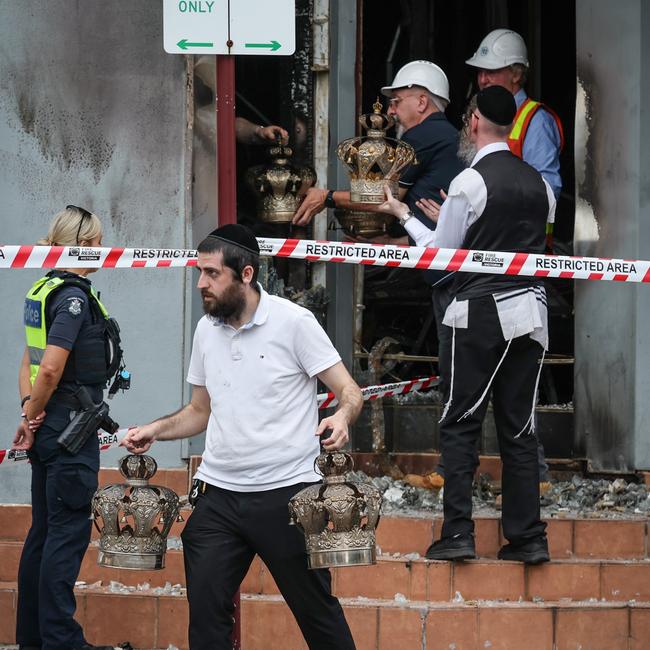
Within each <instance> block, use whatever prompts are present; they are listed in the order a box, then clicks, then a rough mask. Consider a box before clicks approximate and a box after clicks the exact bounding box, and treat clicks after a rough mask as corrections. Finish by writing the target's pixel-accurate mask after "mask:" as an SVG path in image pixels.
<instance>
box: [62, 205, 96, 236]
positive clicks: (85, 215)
mask: <svg viewBox="0 0 650 650" xmlns="http://www.w3.org/2000/svg"><path fill="white" fill-rule="evenodd" d="M65 209H66V210H78V211H79V212H81V219H79V227H78V228H77V237H76V241H77V244H79V233H80V232H81V227H82V226H83V224H84V221H85V220H86V218H88V219H92V214H91V213H90V212H88V210H86V209H85V208H80V207H79V206H78V205H66V206H65Z"/></svg>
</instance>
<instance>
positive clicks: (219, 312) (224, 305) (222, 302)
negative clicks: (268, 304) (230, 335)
mask: <svg viewBox="0 0 650 650" xmlns="http://www.w3.org/2000/svg"><path fill="white" fill-rule="evenodd" d="M201 295H202V297H203V311H204V312H205V313H206V314H207V315H208V316H212V317H213V318H217V319H218V320H221V321H224V322H227V321H229V320H237V319H239V317H240V316H241V315H242V313H243V311H244V308H245V307H246V298H245V297H244V287H243V285H242V284H240V283H238V282H234V283H233V284H231V285H230V286H229V287H228V288H227V289H226V290H225V291H224V292H223V294H222V296H221V298H215V297H214V296H212V295H209V296H207V300H206V297H205V296H203V294H201Z"/></svg>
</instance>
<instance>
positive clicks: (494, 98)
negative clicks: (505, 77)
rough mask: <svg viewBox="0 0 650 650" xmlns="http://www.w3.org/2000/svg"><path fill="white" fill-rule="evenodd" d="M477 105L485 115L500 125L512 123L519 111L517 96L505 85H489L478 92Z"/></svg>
mask: <svg viewBox="0 0 650 650" xmlns="http://www.w3.org/2000/svg"><path fill="white" fill-rule="evenodd" d="M476 106H477V108H478V110H479V111H480V113H481V115H483V117H486V118H487V119H488V120H490V122H494V124H498V125H499V126H508V125H509V124H512V120H514V119H515V114H516V113H517V104H515V98H514V97H513V96H512V93H511V92H510V91H509V90H506V89H505V88H504V87H503V86H488V87H487V88H483V90H480V91H479V92H478V93H476Z"/></svg>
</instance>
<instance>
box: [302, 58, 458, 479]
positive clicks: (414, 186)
mask: <svg viewBox="0 0 650 650" xmlns="http://www.w3.org/2000/svg"><path fill="white" fill-rule="evenodd" d="M381 92H382V93H383V94H384V95H385V96H386V97H389V98H390V100H389V107H388V114H389V115H392V116H393V117H394V118H395V119H396V121H397V123H398V126H399V131H400V132H401V138H402V140H403V141H404V142H407V143H408V144H410V145H411V146H412V147H413V148H414V149H415V154H416V157H417V164H416V165H411V166H410V167H409V168H408V169H407V170H406V171H405V173H403V174H402V176H401V178H400V181H399V186H400V189H399V198H400V199H401V200H403V201H405V202H406V204H407V205H408V206H409V209H410V210H411V211H412V212H413V214H414V215H415V217H416V219H417V220H419V222H420V223H421V224H423V225H424V226H425V227H426V229H429V230H434V229H435V227H436V223H435V217H434V219H432V218H430V217H428V216H427V214H425V212H424V211H423V210H426V211H427V212H429V213H431V212H433V211H435V212H436V215H437V210H438V207H439V205H440V204H441V203H442V200H443V198H442V196H441V191H442V192H443V193H444V192H446V191H447V189H449V184H450V183H451V180H452V179H453V178H454V177H455V176H456V175H457V174H459V173H460V172H461V171H462V170H463V168H464V164H463V163H462V162H461V160H460V158H458V155H457V153H458V131H457V130H456V128H455V127H454V126H453V125H452V124H451V123H450V122H449V120H447V117H446V116H445V108H446V107H447V104H448V103H449V81H448V80H447V76H446V75H445V73H444V72H443V70H442V69H441V68H440V67H439V66H437V65H436V64H435V63H431V62H430V61H411V62H410V63H407V64H406V65H404V66H403V67H402V68H400V69H399V70H398V72H397V74H396V75H395V78H394V79H393V83H392V84H391V85H390V86H384V87H383V88H382V89H381ZM355 206H356V207H357V208H361V209H363V210H365V211H375V210H377V209H378V206H377V205H371V204H363V205H362V206H361V205H359V204H353V203H351V201H350V192H349V191H334V190H327V189H317V188H312V189H310V190H309V191H308V193H307V195H306V196H305V198H304V200H303V202H302V203H301V205H300V207H299V208H298V210H297V211H296V214H295V217H294V219H293V223H294V224H297V225H306V224H307V223H309V221H310V220H311V219H312V218H313V217H314V215H316V214H318V213H319V212H320V211H321V210H322V209H323V208H325V207H327V208H343V209H348V208H351V207H355ZM374 241H375V242H377V243H390V244H408V243H411V244H415V245H419V242H418V241H416V240H414V239H412V238H410V237H409V236H407V235H403V236H400V237H391V236H389V235H384V236H382V237H381V238H379V237H378V238H376V239H375V240H374ZM423 276H424V280H425V282H427V283H428V284H429V285H430V286H431V287H432V288H433V291H432V301H433V313H434V316H435V321H436V329H437V333H438V350H439V355H440V354H442V350H444V349H447V347H448V346H446V345H444V342H443V339H444V338H445V337H446V336H447V335H448V331H449V328H443V327H442V317H443V316H444V313H445V310H446V309H447V305H448V304H449V302H450V301H451V297H450V294H449V287H450V286H451V282H449V280H450V279H451V278H450V277H449V274H447V273H445V272H443V271H424V272H423ZM441 363H442V361H441ZM439 365H440V364H439ZM444 381H445V377H442V373H441V388H442V389H443V390H444ZM431 476H432V477H433V479H432V480H433V481H434V484H435V485H436V486H437V487H440V486H441V485H442V478H441V477H439V476H433V475H431Z"/></svg>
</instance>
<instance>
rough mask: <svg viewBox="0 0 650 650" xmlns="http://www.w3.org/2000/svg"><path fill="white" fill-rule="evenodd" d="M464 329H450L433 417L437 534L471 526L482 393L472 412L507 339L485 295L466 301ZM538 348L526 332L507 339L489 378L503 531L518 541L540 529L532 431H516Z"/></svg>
mask: <svg viewBox="0 0 650 650" xmlns="http://www.w3.org/2000/svg"><path fill="white" fill-rule="evenodd" d="M468 325H469V326H468V328H467V329H456V334H455V338H456V341H455V350H454V385H453V389H452V402H451V406H450V409H449V411H448V413H447V415H446V417H445V419H444V420H443V421H442V422H441V424H440V439H441V448H442V455H443V457H444V460H445V490H444V495H443V508H444V523H443V527H442V536H443V537H450V536H452V535H455V534H457V533H471V532H473V530H474V522H473V521H472V480H473V477H474V472H475V471H476V466H477V462H478V459H477V454H476V443H477V441H478V438H479V436H480V433H481V425H482V422H483V418H484V417H485V412H486V410H487V405H488V401H489V395H487V396H486V397H485V398H484V399H483V401H482V403H481V405H480V406H479V407H478V408H477V409H476V411H474V413H473V414H471V415H467V416H466V415H465V414H466V413H467V411H468V410H469V409H470V408H471V407H472V406H473V405H474V404H475V403H476V401H477V400H478V399H479V397H480V396H481V394H482V393H483V391H484V390H485V387H486V386H487V384H488V381H489V380H490V377H491V376H492V373H493V372H494V370H495V368H496V367H497V365H498V363H499V360H500V359H501V357H502V356H503V353H504V351H505V349H506V346H507V341H505V340H504V337H503V333H502V330H501V325H500V323H499V318H498V314H497V309H496V305H495V302H494V299H493V298H492V296H486V297H483V298H477V299H473V300H470V301H469V322H468ZM541 354H542V348H541V346H540V345H539V343H537V342H536V341H533V340H532V339H531V338H530V337H529V336H528V335H525V336H520V337H518V338H516V339H514V340H513V341H512V342H511V344H510V348H509V350H508V354H507V355H506V357H505V359H504V360H503V362H502V364H501V366H500V368H499V370H498V372H497V374H496V376H495V378H494V380H493V383H492V405H493V408H494V419H495V423H496V428H497V437H498V441H499V449H500V451H501V460H502V463H503V473H502V490H503V510H502V525H503V533H504V536H505V537H506V539H507V540H508V541H510V542H514V543H520V542H523V541H526V540H528V539H532V538H535V537H539V536H540V535H543V534H544V531H545V529H546V524H545V523H543V522H542V521H541V519H540V510H539V467H538V459H537V436H536V435H535V434H534V433H533V434H531V433H529V430H528V429H527V430H526V431H525V432H524V433H522V434H521V435H519V436H518V435H517V434H519V432H520V431H521V430H522V429H523V428H524V426H525V423H526V422H527V420H528V418H529V417H530V414H531V409H532V404H533V393H534V390H535V381H536V378H537V372H538V369H539V365H538V361H539V359H540V357H541Z"/></svg>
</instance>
